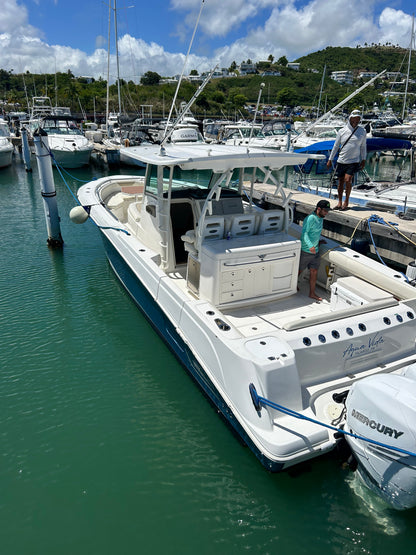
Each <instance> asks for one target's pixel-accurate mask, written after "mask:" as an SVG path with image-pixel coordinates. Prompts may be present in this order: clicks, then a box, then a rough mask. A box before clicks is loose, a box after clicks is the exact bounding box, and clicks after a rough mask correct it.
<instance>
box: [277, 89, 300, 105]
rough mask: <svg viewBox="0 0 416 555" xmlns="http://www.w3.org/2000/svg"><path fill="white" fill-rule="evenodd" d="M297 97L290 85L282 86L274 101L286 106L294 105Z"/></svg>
mask: <svg viewBox="0 0 416 555" xmlns="http://www.w3.org/2000/svg"><path fill="white" fill-rule="evenodd" d="M297 97H298V95H297V94H296V91H295V89H293V88H291V87H284V88H283V89H281V90H280V91H279V92H278V93H277V95H276V101H277V103H278V104H284V105H286V106H294V105H295V104H297Z"/></svg>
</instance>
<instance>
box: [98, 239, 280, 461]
mask: <svg viewBox="0 0 416 555" xmlns="http://www.w3.org/2000/svg"><path fill="white" fill-rule="evenodd" d="M103 240H104V247H105V250H106V253H107V257H108V260H109V262H110V264H111V266H112V268H113V270H114V272H115V274H116V275H117V277H118V278H119V280H120V281H121V283H122V284H123V285H124V287H125V288H126V289H127V291H128V292H129V294H130V295H131V297H132V298H133V300H134V301H135V302H136V304H137V305H138V307H139V308H140V310H141V311H142V312H143V313H144V315H145V316H146V318H147V319H148V320H149V322H150V323H151V324H152V326H153V327H154V329H155V330H156V331H157V333H158V334H159V335H160V336H161V337H162V339H163V340H164V341H165V342H166V343H167V345H168V346H169V348H170V349H171V350H172V351H173V353H174V354H175V355H176V357H177V358H178V359H179V360H180V362H181V363H182V364H183V365H184V366H185V368H186V369H187V370H188V372H189V373H190V374H191V376H192V377H193V378H194V379H195V381H196V382H197V383H198V385H199V386H200V387H201V389H202V391H203V392H204V394H205V395H206V396H207V397H208V399H209V400H210V401H211V402H212V403H213V404H214V406H215V407H216V408H217V409H218V410H219V411H220V413H221V415H222V416H223V417H224V418H225V420H226V422H227V423H228V424H229V425H230V426H231V427H232V429H233V430H235V431H236V432H237V434H238V436H239V438H240V439H241V440H242V441H243V442H244V443H245V444H247V445H248V446H249V447H250V449H251V450H252V451H253V452H254V454H255V455H256V457H257V458H258V459H259V460H260V462H261V463H262V464H263V466H265V467H266V468H267V470H270V471H271V472H280V471H281V470H283V467H284V464H283V463H278V462H276V461H272V460H270V459H269V458H268V457H266V456H265V455H264V454H263V453H261V451H259V450H258V449H257V447H256V446H255V445H254V444H253V442H252V441H251V439H250V438H249V437H248V435H247V434H246V432H245V431H244V429H243V427H242V426H241V425H240V423H239V422H238V421H237V420H236V418H235V417H234V415H233V413H232V411H231V410H230V409H229V408H228V406H227V404H226V403H225V402H224V400H223V398H222V397H221V395H220V394H219V393H218V391H217V389H216V388H215V386H214V385H213V383H212V382H211V380H210V379H209V378H208V376H207V375H206V373H205V372H204V370H203V369H202V367H201V365H200V364H199V363H198V361H197V360H196V359H195V357H194V356H193V353H192V351H191V350H190V349H189V347H188V346H187V345H186V344H185V343H184V342H183V340H182V338H181V337H180V335H179V334H178V333H177V331H176V328H175V327H174V326H173V324H172V323H171V322H170V320H169V319H168V318H167V317H166V315H165V314H164V312H163V310H162V309H161V308H160V306H159V305H158V304H157V302H156V301H155V300H154V299H153V297H152V296H151V295H150V294H149V292H148V291H147V289H146V288H145V287H144V285H143V284H142V283H141V281H140V280H139V279H138V278H137V276H136V275H135V274H134V273H133V271H132V270H131V269H130V267H129V266H128V264H126V262H125V261H124V259H123V258H122V257H121V256H120V254H119V253H118V251H117V250H116V249H115V248H114V246H113V245H112V243H111V242H110V241H109V240H108V239H107V238H106V237H105V236H104V235H103ZM247 395H249V390H248V386H247Z"/></svg>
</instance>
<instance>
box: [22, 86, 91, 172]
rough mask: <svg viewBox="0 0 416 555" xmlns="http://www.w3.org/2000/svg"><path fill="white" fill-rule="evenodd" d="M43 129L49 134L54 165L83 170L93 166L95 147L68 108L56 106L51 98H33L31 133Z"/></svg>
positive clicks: (30, 121)
mask: <svg viewBox="0 0 416 555" xmlns="http://www.w3.org/2000/svg"><path fill="white" fill-rule="evenodd" d="M39 127H40V128H42V129H43V130H44V131H46V133H47V134H48V144H49V149H50V151H51V154H52V156H53V158H52V160H53V163H56V164H58V165H59V166H61V167H63V168H81V167H82V166H86V165H88V164H89V161H90V157H91V152H92V149H93V148H94V145H93V144H92V142H91V141H89V140H88V139H87V138H86V137H85V136H84V135H83V133H82V132H81V130H80V129H79V128H78V127H77V124H76V120H75V119H74V118H73V117H72V116H71V111H70V108H68V107H59V106H57V107H53V106H52V104H51V100H50V98H49V97H48V96H35V97H33V99H32V107H31V114H30V119H29V122H28V132H29V134H30V135H32V136H33V133H34V132H35V131H36V130H37V129H38V128H39Z"/></svg>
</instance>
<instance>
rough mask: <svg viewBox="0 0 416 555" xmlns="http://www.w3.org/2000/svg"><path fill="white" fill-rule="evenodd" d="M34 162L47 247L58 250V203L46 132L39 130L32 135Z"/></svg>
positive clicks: (59, 244) (59, 242) (59, 234)
mask: <svg viewBox="0 0 416 555" xmlns="http://www.w3.org/2000/svg"><path fill="white" fill-rule="evenodd" d="M33 139H34V143H35V151H36V160H37V164H38V170H39V178H40V188H41V195H42V199H43V207H44V210H45V219H46V227H47V230H48V240H47V243H48V246H49V247H53V248H58V247H62V246H63V243H64V241H63V239H62V236H61V228H60V218H59V213H58V203H57V200H56V190H55V182H54V179H53V172H52V159H51V153H50V149H49V143H48V135H47V133H46V131H44V130H43V129H41V128H39V129H37V130H36V131H35V133H34V135H33Z"/></svg>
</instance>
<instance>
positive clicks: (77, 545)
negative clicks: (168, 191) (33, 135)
mask: <svg viewBox="0 0 416 555" xmlns="http://www.w3.org/2000/svg"><path fill="white" fill-rule="evenodd" d="M53 172H54V177H55V182H56V188H57V198H58V204H59V213H60V217H61V230H62V236H63V239H64V246H63V249H61V250H51V249H48V247H47V246H46V238H47V235H46V228H45V221H44V214H43V208H42V199H41V195H40V188H39V180H38V175H37V168H36V164H34V165H33V172H32V173H27V172H26V171H25V169H24V166H23V163H22V162H21V161H19V159H16V160H15V163H14V164H13V165H12V166H11V167H9V168H5V170H4V171H3V172H2V174H1V176H0V179H1V190H0V199H1V209H2V214H3V218H2V221H3V222H4V223H3V238H4V239H3V242H2V250H1V257H2V268H7V272H6V271H4V272H2V276H1V297H0V298H1V314H2V323H3V326H2V327H3V329H4V330H5V331H4V332H3V333H2V346H1V351H0V352H1V353H2V354H1V357H2V368H3V369H4V374H3V380H2V398H3V399H4V411H3V413H2V414H3V419H2V420H3V438H4V440H3V443H4V451H5V453H6V458H5V461H6V462H5V464H4V467H3V480H4V492H5V493H4V495H3V499H2V503H1V507H2V513H1V514H2V519H3V530H4V531H5V534H4V536H3V545H4V549H5V550H7V551H8V552H9V553H14V552H15V553H17V552H28V551H31V550H32V551H33V549H32V548H33V545H36V546H37V549H38V551H39V552H42V553H52V552H54V553H55V552H56V551H57V550H59V552H61V553H73V552H74V550H76V551H77V552H78V553H85V554H87V553H92V552H97V553H98V552H99V553H106V552H107V553H110V552H115V551H117V552H119V553H130V552H131V550H132V549H134V548H135V547H137V548H140V549H144V550H146V549H148V550H150V549H152V550H153V551H154V552H164V553H174V552H177V547H172V546H173V545H175V546H176V545H181V546H182V547H181V551H182V552H184V553H192V552H195V551H196V550H198V551H200V552H204V548H203V547H201V546H204V545H205V546H207V549H206V551H205V552H211V551H212V549H213V548H214V549H215V550H216V551H217V552H218V553H224V554H228V553H238V552H241V551H243V550H252V551H253V552H258V551H259V550H261V551H263V552H272V551H274V550H275V549H276V546H280V548H281V549H283V550H286V551H287V552H291V551H298V552H302V551H304V552H308V553H321V552H322V551H323V550H324V551H326V552H328V553H337V554H338V553H344V552H345V551H346V550H349V551H350V552H351V553H358V552H362V550H367V551H368V552H370V553H378V554H379V553H388V552H389V551H391V550H392V549H396V550H400V551H402V550H405V549H409V548H411V546H412V545H413V544H414V542H415V533H414V527H413V524H412V517H413V514H414V510H411V511H407V512H397V511H393V510H391V509H388V508H386V507H385V506H384V505H383V504H381V503H380V502H379V501H378V499H377V498H376V497H372V496H371V495H369V494H368V492H367V491H361V490H360V485H359V483H358V482H357V481H356V480H355V478H354V475H353V474H351V473H350V472H348V471H346V470H345V469H343V468H342V467H341V465H340V462H339V460H338V459H337V458H336V457H335V456H331V455H327V456H326V457H323V458H320V459H319V460H316V461H311V462H309V463H308V464H307V465H306V466H305V467H303V468H302V469H297V470H296V472H289V473H283V474H270V473H268V472H267V471H265V470H264V469H263V468H262V467H261V465H259V463H258V461H257V460H256V458H255V457H254V456H253V455H252V453H251V451H249V450H248V449H247V448H246V447H244V446H242V445H241V444H240V443H239V442H238V441H236V439H235V437H234V436H233V434H232V433H231V432H230V429H229V428H228V427H226V426H224V424H223V422H222V421H221V420H220V419H219V418H217V416H216V414H215V411H213V410H212V407H211V406H210V404H209V403H207V401H206V399H204V397H203V396H202V395H201V393H200V391H199V390H198V389H197V388H196V387H195V384H194V383H193V381H192V380H190V379H189V377H188V376H187V375H186V373H185V372H184V371H183V368H182V367H181V365H180V364H179V362H178V361H177V360H176V358H175V357H174V356H173V354H172V353H171V352H170V350H168V348H167V347H166V346H165V344H164V343H163V342H162V341H161V340H160V339H159V338H158V336H157V335H156V334H155V333H154V331H153V329H152V328H151V327H150V326H149V324H148V322H147V320H146V319H145V318H144V317H143V316H142V315H141V314H140V312H138V311H137V308H136V306H135V305H134V303H133V302H132V301H131V299H130V298H129V296H128V295H127V294H126V292H125V291H124V289H123V288H122V287H121V286H120V284H119V283H118V280H117V278H116V277H115V275H114V274H113V272H112V271H111V269H110V267H109V266H108V264H107V262H106V261H105V257H104V249H103V245H102V242H101V239H100V237H99V233H98V230H97V228H96V226H95V225H93V224H92V223H91V222H89V223H86V224H84V226H75V225H74V224H73V223H72V222H70V220H69V216H68V214H69V211H70V209H71V208H72V207H73V206H74V197H73V194H75V193H76V190H77V189H78V187H79V186H80V185H81V184H82V182H86V181H91V180H92V179H94V178H100V177H103V175H105V174H106V173H107V170H104V171H103V170H100V169H98V168H96V167H95V166H90V167H87V168H85V169H83V170H81V169H80V170H74V171H73V172H71V176H66V181H67V185H68V188H67V187H66V186H65V184H64V183H63V182H62V180H61V179H60V176H59V174H58V172H57V170H56V169H54V170H53ZM120 172H121V173H123V174H125V175H132V174H133V175H136V174H137V169H134V170H130V169H128V168H119V169H118V170H117V173H120ZM70 191H72V193H73V194H71V192H70ZM16 222H19V224H18V225H16ZM103 290H105V292H106V294H105V295H104V296H103V295H102V291H103ZM305 514H308V518H307V519H305V518H304V515H305ZM161 522H163V529H164V534H163V535H160V533H159V528H160V526H161V524H160V523H161ZM190 530H192V532H190ZM6 531H7V533H6ZM184 535H186V541H185V540H184V537H185V536H184ZM282 546H283V547H282Z"/></svg>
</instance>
